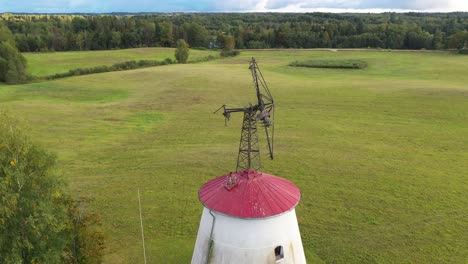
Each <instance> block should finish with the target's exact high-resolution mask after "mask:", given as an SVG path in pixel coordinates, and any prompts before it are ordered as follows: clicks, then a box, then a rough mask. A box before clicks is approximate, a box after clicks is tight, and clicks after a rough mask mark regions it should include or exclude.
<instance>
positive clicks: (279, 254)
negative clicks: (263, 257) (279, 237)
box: [275, 246, 284, 261]
mask: <svg viewBox="0 0 468 264" xmlns="http://www.w3.org/2000/svg"><path fill="white" fill-rule="evenodd" d="M275 257H276V261H278V260H282V259H283V258H284V251H283V246H277V247H276V248H275Z"/></svg>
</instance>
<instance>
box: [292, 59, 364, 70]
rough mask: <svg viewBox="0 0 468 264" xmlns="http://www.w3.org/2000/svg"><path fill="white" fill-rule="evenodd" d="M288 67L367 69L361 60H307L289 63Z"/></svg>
mask: <svg viewBox="0 0 468 264" xmlns="http://www.w3.org/2000/svg"><path fill="white" fill-rule="evenodd" d="M289 66H291V67H307V68H331V69H364V68H367V62H365V61H363V60H308V61H295V62H292V63H290V64H289Z"/></svg>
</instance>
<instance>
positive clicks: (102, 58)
mask: <svg viewBox="0 0 468 264" xmlns="http://www.w3.org/2000/svg"><path fill="white" fill-rule="evenodd" d="M218 54H219V52H216V51H200V50H190V58H189V61H190V60H194V59H197V58H202V57H205V56H208V55H218ZM24 55H25V57H26V59H27V60H28V66H29V68H28V69H29V72H30V73H31V74H32V75H34V76H48V75H53V74H56V73H64V72H68V71H69V70H71V69H76V68H90V67H95V66H101V65H106V66H110V65H112V64H114V63H118V62H124V61H131V60H164V59H166V58H171V59H173V60H174V49H173V48H138V49H122V50H104V51H70V52H53V53H25V54H24Z"/></svg>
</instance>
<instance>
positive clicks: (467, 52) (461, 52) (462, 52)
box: [458, 49, 468, 54]
mask: <svg viewBox="0 0 468 264" xmlns="http://www.w3.org/2000/svg"><path fill="white" fill-rule="evenodd" d="M458 53H459V54H468V49H461V50H459V51H458Z"/></svg>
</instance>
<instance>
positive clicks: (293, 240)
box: [192, 208, 306, 264]
mask: <svg viewBox="0 0 468 264" xmlns="http://www.w3.org/2000/svg"><path fill="white" fill-rule="evenodd" d="M212 214H213V215H214V216H215V219H216V220H215V223H214V229H213V236H212V240H213V244H212V247H211V250H210V233H211V229H212V224H213V217H212V216H211V215H210V211H209V209H207V208H204V209H203V214H202V218H201V221H200V227H199V230H198V236H197V241H196V242H195V249H194V253H193V257H192V264H205V263H216V264H218V263H220V264H221V263H222V264H227V263H245V264H250V263H252V264H257V263H265V264H266V263H283V264H286V263H287V264H305V263H306V260H305V256H304V249H303V247H302V240H301V235H300V232H299V226H298V224H297V218H296V212H295V210H294V209H293V210H291V211H289V212H286V213H284V214H281V215H278V216H273V217H270V218H263V219H241V218H235V217H230V216H227V215H224V214H219V213H216V212H214V211H212ZM277 246H282V247H283V252H284V258H283V259H282V260H279V261H276V257H275V248H276V247H277ZM210 251H211V252H210ZM209 255H210V257H209V262H207V258H208V256H209Z"/></svg>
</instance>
